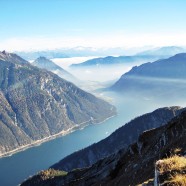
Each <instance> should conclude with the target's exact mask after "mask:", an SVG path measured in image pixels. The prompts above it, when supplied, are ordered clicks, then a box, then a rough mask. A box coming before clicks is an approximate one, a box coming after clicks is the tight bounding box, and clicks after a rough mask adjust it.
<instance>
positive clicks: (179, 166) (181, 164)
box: [156, 155, 186, 174]
mask: <svg viewBox="0 0 186 186" xmlns="http://www.w3.org/2000/svg"><path fill="white" fill-rule="evenodd" d="M156 167H157V169H158V171H159V172H160V174H162V173H165V172H169V171H173V170H176V171H182V170H184V169H186V158H185V157H180V156H178V155H174V156H171V157H169V158H166V159H163V160H159V161H157V162H156Z"/></svg>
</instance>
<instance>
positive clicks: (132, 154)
mask: <svg viewBox="0 0 186 186" xmlns="http://www.w3.org/2000/svg"><path fill="white" fill-rule="evenodd" d="M185 138H186V112H185V111H184V112H183V113H181V114H180V115H179V116H177V117H175V118H174V119H173V120H171V121H170V122H169V123H168V124H166V125H164V126H162V127H159V128H157V129H152V130H149V131H146V132H144V133H142V134H141V135H140V136H139V138H138V140H137V141H136V143H133V144H132V145H130V146H129V147H128V149H127V150H125V149H124V150H120V151H119V152H118V153H116V154H114V155H111V156H109V157H107V158H104V159H102V160H100V161H98V162H97V163H95V164H94V165H92V166H91V167H88V168H83V169H77V170H74V171H72V172H69V173H68V174H67V175H66V176H65V175H62V176H54V177H52V178H49V179H42V177H41V176H40V174H38V175H37V176H35V177H33V178H31V179H29V180H28V181H26V182H24V183H23V184H22V185H35V186H36V185H40V186H42V185H56V186H58V185H71V186H72V185H76V186H78V185H81V186H85V185H86V186H87V185H95V186H97V185H107V186H110V185H112V186H113V185H117V186H124V185H126V186H128V185H138V184H140V183H143V182H145V181H146V180H149V179H151V178H153V177H154V162H156V161H157V160H159V159H162V158H165V157H169V156H171V154H172V152H173V151H174V149H181V150H180V154H181V155H184V154H186V141H185Z"/></svg>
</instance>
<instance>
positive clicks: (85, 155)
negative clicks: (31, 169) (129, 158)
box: [52, 107, 184, 171]
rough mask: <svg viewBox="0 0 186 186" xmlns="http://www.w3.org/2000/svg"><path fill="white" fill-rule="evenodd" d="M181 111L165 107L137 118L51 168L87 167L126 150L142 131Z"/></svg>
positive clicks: (180, 109)
mask: <svg viewBox="0 0 186 186" xmlns="http://www.w3.org/2000/svg"><path fill="white" fill-rule="evenodd" d="M183 110H184V109H183V108H181V107H165V108H160V109H157V110H155V111H153V112H151V113H148V114H144V115H142V116H140V117H137V118H135V119H133V120H132V121H130V122H129V123H127V124H125V125H124V126H122V127H121V128H119V129H117V130H116V131H115V132H114V133H112V134H111V135H110V136H109V137H107V138H105V139H104V140H102V141H100V142H98V143H95V144H93V145H91V146H89V147H87V148H85V149H82V150H80V151H77V152H75V153H73V154H71V155H69V156H67V157H66V158H64V159H63V160H61V161H60V162H59V163H57V164H55V165H54V166H52V168H55V169H60V170H65V171H70V170H72V169H75V168H83V167H89V166H90V165H92V164H93V163H95V162H97V161H98V160H100V159H103V158H105V157H107V156H109V155H111V154H113V153H116V152H117V151H118V150H120V149H127V148H128V146H129V145H131V144H132V143H134V142H135V141H136V140H137V139H138V137H139V135H140V134H141V133H142V132H143V131H146V130H149V129H152V128H157V127H160V126H162V125H164V124H166V123H167V122H168V121H170V120H171V119H172V118H173V117H175V116H176V115H178V114H179V113H181V112H182V111H183Z"/></svg>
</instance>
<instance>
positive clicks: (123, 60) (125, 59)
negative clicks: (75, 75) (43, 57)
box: [70, 46, 186, 68]
mask: <svg viewBox="0 0 186 186" xmlns="http://www.w3.org/2000/svg"><path fill="white" fill-rule="evenodd" d="M183 52H186V49H185V48H182V47H176V46H169V47H161V48H155V49H151V50H147V51H144V52H141V53H137V54H136V55H132V56H118V57H114V56H107V57H99V58H94V59H90V60H87V61H85V62H82V63H79V64H72V65H71V66H70V67H71V68H82V67H104V66H106V65H122V64H127V63H134V62H140V63H143V62H148V61H154V60H158V59H164V58H167V57H170V56H173V55H175V54H178V53H183Z"/></svg>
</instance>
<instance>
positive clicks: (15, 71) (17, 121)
mask: <svg viewBox="0 0 186 186" xmlns="http://www.w3.org/2000/svg"><path fill="white" fill-rule="evenodd" d="M0 56H1V59H0V97H1V102H0V128H1V130H0V156H1V155H3V154H6V153H7V152H10V151H12V150H15V149H17V148H20V147H24V146H25V145H29V144H31V143H34V142H36V141H38V140H43V139H48V138H49V137H51V136H52V135H56V134H58V133H65V132H68V131H69V130H71V129H72V128H74V127H79V126H80V125H85V124H89V123H99V122H101V121H103V120H105V119H106V118H108V117H111V116H113V115H115V114H116V110H115V108H114V107H113V106H112V105H110V104H108V103H107V102H105V101H103V100H101V99H98V98H96V97H95V96H93V95H91V94H89V93H87V92H85V91H83V90H81V89H79V88H78V87H76V86H75V85H74V84H72V83H70V82H68V81H65V80H63V79H61V78H60V77H58V76H57V75H55V74H53V73H51V72H48V71H46V70H41V69H39V68H37V67H34V66H32V65H30V64H29V63H28V62H26V61H25V60H23V59H21V58H20V57H18V56H17V55H15V54H10V53H6V52H2V53H0ZM14 58H15V61H14ZM7 139H8V140H7Z"/></svg>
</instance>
